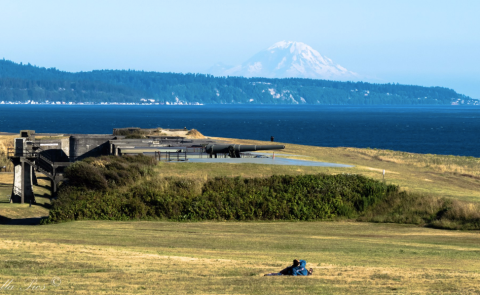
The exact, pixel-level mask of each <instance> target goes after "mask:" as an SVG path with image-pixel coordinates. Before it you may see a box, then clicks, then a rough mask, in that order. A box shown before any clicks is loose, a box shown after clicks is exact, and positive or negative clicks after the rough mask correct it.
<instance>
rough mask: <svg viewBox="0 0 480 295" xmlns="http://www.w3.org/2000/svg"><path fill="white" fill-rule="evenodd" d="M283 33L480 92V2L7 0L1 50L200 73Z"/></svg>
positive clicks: (392, 75)
mask: <svg viewBox="0 0 480 295" xmlns="http://www.w3.org/2000/svg"><path fill="white" fill-rule="evenodd" d="M281 40H287V41H288V40H290V41H300V42H304V43H306V44H308V45H310V46H312V47H313V48H314V49H316V50H318V51H319V52H320V53H321V54H322V55H325V56H328V57H330V58H331V59H333V61H334V62H336V63H338V64H340V65H342V66H344V67H345V68H347V69H349V70H351V71H354V72H357V73H359V74H361V75H364V76H367V77H372V78H376V79H378V80H377V81H378V82H399V83H407V84H417V85H426V86H432V85H438V86H445V87H450V88H453V89H455V90H457V91H458V92H460V93H464V94H467V95H470V96H471V97H473V98H480V58H479V55H480V1H478V0H470V1H467V0H464V1H462V0H455V1H454V0H452V1H442V0H415V1H408V0H401V1H395V0H378V1H376V0H365V1H354V0H350V1H347V0H345V1H341V0H336V1H321V0H314V1H306V0H294V1H293V0H290V1H281V0H278V1H266V0H264V1H262V0H255V1H250V0H241V1H232V0H223V1H200V0H197V1H194V0H192V1H182V0H176V1H173V0H172V1H160V0H156V1H153V0H152V1H142V0H136V1H118V0H117V1H105V0H103V1H99V0H95V1H86V0H82V1H73V0H68V1H66V0H58V1H57V0H52V1H48V0H42V1H37V0H35V1H22V0H19V1H7V0H0V58H1V57H4V58H5V59H8V60H13V61H15V62H24V63H27V62H30V63H31V64H34V65H38V66H42V67H56V68H58V69H61V70H66V71H89V70H93V69H136V70H148V71H161V72H200V73H201V72H205V71H206V70H207V69H208V68H210V67H211V66H212V65H213V64H214V63H216V62H223V63H225V64H230V65H236V64H240V63H241V62H243V61H245V60H246V59H248V58H249V57H251V56H252V55H254V54H255V53H257V52H258V51H260V50H262V49H265V48H266V47H268V46H270V45H272V44H273V43H275V42H278V41H281Z"/></svg>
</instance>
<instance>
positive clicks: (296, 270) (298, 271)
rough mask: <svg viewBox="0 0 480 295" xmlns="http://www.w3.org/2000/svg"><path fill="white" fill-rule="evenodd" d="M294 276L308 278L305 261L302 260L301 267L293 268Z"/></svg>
mask: <svg viewBox="0 0 480 295" xmlns="http://www.w3.org/2000/svg"><path fill="white" fill-rule="evenodd" d="M292 275H294V276H307V275H308V270H307V262H306V261H305V260H300V265H299V266H297V267H294V268H292Z"/></svg>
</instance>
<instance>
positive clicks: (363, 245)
mask: <svg viewBox="0 0 480 295" xmlns="http://www.w3.org/2000/svg"><path fill="white" fill-rule="evenodd" d="M225 140H228V141H231V142H236V143H241V144H264V143H265V142H258V141H246V140H229V139H225ZM281 153H287V154H292V155H299V156H295V157H294V158H298V159H305V160H315V161H324V162H333V163H342V164H350V165H354V167H353V168H325V167H302V166H268V165H255V164H241V165H239V164H205V163H204V164H202V163H160V164H159V165H158V166H157V167H156V168H155V169H156V172H157V174H156V176H155V177H168V176H182V177H186V178H190V179H196V180H198V181H199V182H204V181H206V180H207V179H208V178H210V177H215V176H223V175H226V176H244V177H251V176H269V175H272V174H305V173H319V172H323V173H333V174H337V173H358V174H363V175H365V176H368V177H372V178H374V179H379V180H380V179H382V170H383V169H385V170H386V181H387V182H388V183H394V184H398V185H400V186H401V187H402V188H403V189H406V190H410V191H415V192H423V193H428V194H432V195H435V196H446V197H450V198H453V199H458V200H466V201H474V202H477V201H480V190H479V188H480V159H477V158H468V157H452V156H438V155H419V154H410V153H403V152H395V151H385V150H374V149H355V148H322V147H308V146H301V145H292V144H287V148H286V149H285V151H282V152H281ZM292 157H293V156H292ZM40 176H41V175H40ZM12 182H13V174H11V173H0V216H3V217H5V218H9V219H18V218H31V217H38V216H44V215H46V214H48V205H49V199H48V185H49V184H48V182H47V181H46V180H45V179H40V185H41V186H38V187H35V188H34V189H35V194H36V196H37V200H38V201H39V203H40V204H39V205H34V206H32V207H29V206H28V205H27V204H25V205H20V204H9V203H8V198H9V195H10V193H11V184H12ZM294 258H300V259H305V260H307V267H309V268H310V267H312V268H313V269H314V275H313V276H311V277H307V278H297V277H296V278H293V277H263V274H265V273H268V272H274V271H279V270H280V269H282V268H284V267H285V266H287V265H289V264H290V263H291V261H292V260H293V259H294ZM479 270H480V232H478V231H469V232H466V231H465V232H464V231H446V230H435V229H429V228H422V227H418V226H411V225H398V224H373V223H360V222H358V223H357V222H196V223H188V222H185V223H176V222H159V221H142V222H140V221H137V222H135V221H132V222H107V221H79V222H68V223H62V224H52V225H45V226H21V225H0V288H1V287H2V285H4V284H6V283H8V282H10V283H9V284H8V285H7V287H11V289H5V288H4V289H3V290H2V289H0V293H2V292H3V293H5V294H24V293H25V292H35V293H45V294H46V293H48V294H50V293H58V294H70V293H78V294H92V293H95V294H135V293H147V294H164V293H165V294H226V293H234V294H286V293H297V294H298V293H310V294H319V293H325V294H335V293H337V294H344V293H351V294H357V293H360V294H365V293H375V294H377V293H380V294H385V293H388V294H390V293H392V294H396V293H398V294H405V293H416V294H417V293H420V294H422V293H424V294H432V293H435V294H437V293H455V294H460V293H461V294H478V293H480V271H479ZM53 278H55V279H54V280H53V283H52V279H53ZM32 282H33V283H32ZM12 286H13V287H12ZM29 286H30V287H29ZM35 286H37V287H38V289H36V290H32V289H33V288H34V287H35ZM20 288H22V290H20ZM27 288H28V290H25V289H27ZM42 288H44V289H43V290H40V289H42Z"/></svg>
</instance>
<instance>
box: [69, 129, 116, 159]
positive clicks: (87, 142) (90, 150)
mask: <svg viewBox="0 0 480 295" xmlns="http://www.w3.org/2000/svg"><path fill="white" fill-rule="evenodd" d="M114 138H115V136H114V135H104V134H95V135H88V134H85V135H83V134H82V135H72V136H70V144H69V145H70V151H69V156H70V161H71V162H74V161H78V160H81V159H84V158H87V157H98V156H101V155H108V154H109V153H110V145H109V143H108V141H109V140H112V139H114Z"/></svg>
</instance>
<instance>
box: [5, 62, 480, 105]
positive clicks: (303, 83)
mask: <svg viewBox="0 0 480 295" xmlns="http://www.w3.org/2000/svg"><path fill="white" fill-rule="evenodd" d="M2 101H3V102H4V103H7V102H21V103H27V102H32V101H33V102H38V103H44V102H50V103H51V102H73V103H80V102H91V103H101V102H110V103H112V102H130V103H142V102H143V103H160V104H167V103H168V104H172V103H183V104H186V103H203V104H231V103H242V104H297V103H299V104H302V103H305V104H469V105H473V104H477V105H478V104H479V102H478V101H477V100H474V99H471V98H470V97H468V96H465V95H462V94H458V93H456V92H455V91H454V90H452V89H448V88H443V87H421V86H411V85H400V84H371V83H364V82H336V81H328V80H315V79H299V78H287V79H268V78H243V77H214V76H211V75H204V74H177V73H158V72H144V71H131V70H102V71H92V72H79V73H69V72H63V71H60V70H57V69H55V68H50V69H46V68H40V67H36V66H32V65H30V64H27V65H25V64H21V63H20V64H17V63H14V62H11V61H8V60H5V59H3V60H0V103H1V102H2Z"/></svg>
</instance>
